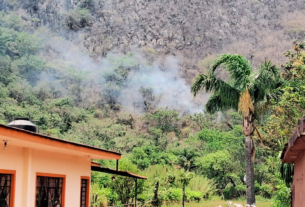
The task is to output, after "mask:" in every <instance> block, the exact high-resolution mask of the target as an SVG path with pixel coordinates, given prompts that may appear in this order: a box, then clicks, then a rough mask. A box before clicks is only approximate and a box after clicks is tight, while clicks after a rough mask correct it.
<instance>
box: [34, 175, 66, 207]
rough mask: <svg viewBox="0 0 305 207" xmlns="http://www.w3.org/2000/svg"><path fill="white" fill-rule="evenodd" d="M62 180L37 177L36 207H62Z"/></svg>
mask: <svg viewBox="0 0 305 207" xmlns="http://www.w3.org/2000/svg"><path fill="white" fill-rule="evenodd" d="M62 188H63V178H55V177H44V176H37V183H36V207H62Z"/></svg>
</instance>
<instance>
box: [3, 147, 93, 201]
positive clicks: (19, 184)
mask: <svg viewBox="0 0 305 207" xmlns="http://www.w3.org/2000/svg"><path fill="white" fill-rule="evenodd" d="M0 170H15V171H16V176H15V179H16V180H15V181H16V182H15V183H16V186H15V207H34V206H35V200H36V195H35V193H36V175H37V173H46V174H57V175H64V176H65V186H66V187H65V205H64V206H65V207H72V206H73V207H77V206H80V182H81V177H82V176H86V177H90V176H91V160H90V159H88V158H86V157H80V156H74V155H67V154H64V152H63V153H62V154H60V153H52V152H48V151H42V150H37V149H30V148H21V147H15V146H12V145H8V147H7V149H6V150H4V149H0Z"/></svg>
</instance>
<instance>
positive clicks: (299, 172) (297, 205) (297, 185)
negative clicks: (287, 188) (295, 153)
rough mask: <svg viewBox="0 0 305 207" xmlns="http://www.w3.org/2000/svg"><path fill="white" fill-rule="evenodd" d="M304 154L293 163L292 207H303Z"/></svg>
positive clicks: (304, 191)
mask: <svg viewBox="0 0 305 207" xmlns="http://www.w3.org/2000/svg"><path fill="white" fill-rule="evenodd" d="M304 174H305V154H304V153H302V154H301V155H300V156H299V157H298V159H297V160H296V161H295V163H294V178H293V186H294V195H293V200H294V201H293V206H294V207H305V202H304V200H305V181H304V179H305V178H304Z"/></svg>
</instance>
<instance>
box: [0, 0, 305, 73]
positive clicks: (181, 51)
mask: <svg viewBox="0 0 305 207" xmlns="http://www.w3.org/2000/svg"><path fill="white" fill-rule="evenodd" d="M0 9H1V10H2V11H14V12H17V13H18V14H19V15H21V16H22V18H23V20H24V21H25V22H27V23H28V25H29V26H31V27H32V28H37V27H41V26H48V27H50V28H52V30H53V31H55V32H58V33H60V34H61V35H63V36H65V37H66V38H68V39H70V40H71V41H75V42H76V41H78V44H81V45H82V46H85V48H87V51H88V52H89V53H90V55H91V56H92V57H94V58H97V59H98V58H100V57H102V56H105V55H106V54H107V53H108V52H110V51H119V52H125V53H126V52H128V51H131V50H135V49H137V48H142V49H143V51H144V53H145V54H147V55H148V56H152V57H154V56H160V55H161V56H162V55H165V54H173V55H176V56H178V57H180V58H181V59H182V60H183V61H182V63H181V67H182V69H184V71H185V72H186V73H185V75H186V76H187V77H188V76H190V77H193V76H194V75H195V74H196V73H197V72H196V71H198V67H199V68H200V67H201V66H202V67H205V66H206V63H205V61H204V60H203V61H201V62H199V63H202V64H199V65H198V61H200V60H202V59H204V58H205V57H207V56H209V57H210V56H213V54H218V53H222V52H238V53H242V54H244V55H247V56H248V57H249V58H253V62H254V64H258V63H259V62H261V61H263V60H264V59H265V58H266V57H267V58H271V59H273V61H276V62H280V61H281V60H282V57H283V56H282V53H283V52H285V51H286V50H287V49H288V48H289V47H290V46H291V43H292V40H293V39H302V38H304V31H305V29H304V28H305V24H304V23H303V22H304V21H303V20H304V15H303V14H302V13H301V12H300V11H302V10H304V9H305V4H304V2H303V1H302V0H282V1H276V0H215V1H210V0H22V1H21V0H14V1H11V0H0ZM88 11H89V12H88ZM76 36H77V37H78V38H76ZM207 62H208V60H207Z"/></svg>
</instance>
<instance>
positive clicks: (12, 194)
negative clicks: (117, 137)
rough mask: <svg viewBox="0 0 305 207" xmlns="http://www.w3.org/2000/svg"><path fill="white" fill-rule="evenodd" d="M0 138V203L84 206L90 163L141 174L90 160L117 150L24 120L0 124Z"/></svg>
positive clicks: (11, 206)
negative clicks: (88, 143) (70, 138)
mask: <svg viewBox="0 0 305 207" xmlns="http://www.w3.org/2000/svg"><path fill="white" fill-rule="evenodd" d="M0 141H1V142H2V146H1V145H0V206H1V207H89V202H90V196H89V189H90V178H91V170H92V168H94V170H96V171H100V172H104V171H106V173H114V174H118V175H121V174H122V175H123V176H130V177H134V178H136V179H137V178H140V179H146V178H145V177H141V176H137V175H135V174H132V173H128V172H121V171H118V168H117V169H116V170H112V171H111V170H110V169H108V170H109V171H110V172H107V169H105V168H102V167H101V166H99V165H97V164H95V163H92V162H91V161H92V159H103V160H104V159H111V160H119V159H120V158H121V154H120V153H118V152H113V151H109V150H104V149H99V148H95V147H91V146H86V145H83V144H78V143H73V142H69V141H66V140H62V139H57V138H53V137H49V136H45V135H42V134H39V133H36V126H35V125H34V124H32V123H31V122H30V121H29V120H26V119H17V120H15V121H14V122H12V123H10V124H8V125H7V126H6V125H0ZM0 144H1V143H0ZM117 163H118V161H117Z"/></svg>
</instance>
